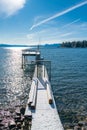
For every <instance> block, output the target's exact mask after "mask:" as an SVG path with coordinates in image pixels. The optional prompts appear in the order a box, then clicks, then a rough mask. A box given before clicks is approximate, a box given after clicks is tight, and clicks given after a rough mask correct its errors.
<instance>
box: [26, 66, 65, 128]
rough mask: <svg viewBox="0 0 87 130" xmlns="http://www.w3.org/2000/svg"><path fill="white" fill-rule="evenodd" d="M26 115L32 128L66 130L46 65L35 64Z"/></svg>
mask: <svg viewBox="0 0 87 130" xmlns="http://www.w3.org/2000/svg"><path fill="white" fill-rule="evenodd" d="M37 70H38V71H39V72H38V75H37ZM44 73H45V74H44ZM26 117H27V118H29V120H30V121H31V128H30V129H31V130H64V129H63V126H62V124H61V121H60V118H59V115H58V112H57V108H56V104H55V100H54V97H53V93H52V91H51V85H50V82H49V79H48V74H47V71H46V67H45V66H44V65H39V66H38V65H36V66H35V72H34V76H33V79H32V84H31V90H30V93H29V99H28V102H27V106H26V111H25V118H26ZM26 130H27V129H26Z"/></svg>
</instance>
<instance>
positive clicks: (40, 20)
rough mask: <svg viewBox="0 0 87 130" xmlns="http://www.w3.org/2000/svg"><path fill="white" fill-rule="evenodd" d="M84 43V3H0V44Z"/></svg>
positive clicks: (0, 0) (12, 0)
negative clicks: (76, 41) (74, 41)
mask: <svg viewBox="0 0 87 130" xmlns="http://www.w3.org/2000/svg"><path fill="white" fill-rule="evenodd" d="M73 40H87V0H63V1H62V0H17V1H16V0H0V43H7V44H28V45H31V44H38V43H39V42H40V44H44V43H48V44H50V43H62V42H64V41H73Z"/></svg>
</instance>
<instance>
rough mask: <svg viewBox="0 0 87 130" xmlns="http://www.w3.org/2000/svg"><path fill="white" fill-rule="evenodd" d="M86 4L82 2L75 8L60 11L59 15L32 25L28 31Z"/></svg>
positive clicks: (86, 2)
mask: <svg viewBox="0 0 87 130" xmlns="http://www.w3.org/2000/svg"><path fill="white" fill-rule="evenodd" d="M86 4H87V0H86V1H84V2H81V3H79V4H77V5H75V6H72V7H70V8H68V9H66V10H64V11H62V12H60V13H57V14H55V15H53V16H51V17H49V18H47V19H45V20H42V21H41V22H39V23H37V24H34V25H33V26H32V27H31V28H30V30H32V29H33V28H35V27H38V26H40V25H42V24H44V23H46V22H48V21H50V20H52V19H55V18H57V17H60V16H62V15H64V14H66V13H68V12H70V11H72V10H75V9H77V8H79V7H81V6H83V5H86Z"/></svg>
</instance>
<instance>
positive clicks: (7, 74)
mask: <svg viewBox="0 0 87 130" xmlns="http://www.w3.org/2000/svg"><path fill="white" fill-rule="evenodd" d="M0 53H1V55H0V104H1V106H2V105H6V104H11V105H12V103H13V104H14V102H20V104H21V103H23V102H24V101H25V99H26V97H27V94H28V93H26V90H27V91H28V92H29V88H30V81H31V79H30V77H29V76H26V74H25V73H24V71H23V70H22V68H21V53H22V51H21V49H17V48H15V49H0Z"/></svg>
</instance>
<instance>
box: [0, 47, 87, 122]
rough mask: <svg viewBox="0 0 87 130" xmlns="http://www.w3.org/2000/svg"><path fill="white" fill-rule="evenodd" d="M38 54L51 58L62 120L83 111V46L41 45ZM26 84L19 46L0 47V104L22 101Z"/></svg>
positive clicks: (86, 85) (86, 68) (86, 57)
mask: <svg viewBox="0 0 87 130" xmlns="http://www.w3.org/2000/svg"><path fill="white" fill-rule="evenodd" d="M41 54H42V56H43V57H44V58H45V59H46V60H50V61H51V85H52V90H53V94H54V97H55V101H56V105H57V109H58V112H59V114H60V117H61V120H62V122H63V123H65V122H69V121H70V122H73V120H74V121H75V120H76V116H77V115H87V49H83V48H79V49H77V48H43V49H41ZM30 84H31V75H30V73H29V72H26V71H24V70H23V69H22V50H21V48H0V107H7V106H8V105H10V106H14V105H16V104H17V103H19V104H25V103H26V102H27V97H28V93H29V89H30Z"/></svg>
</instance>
